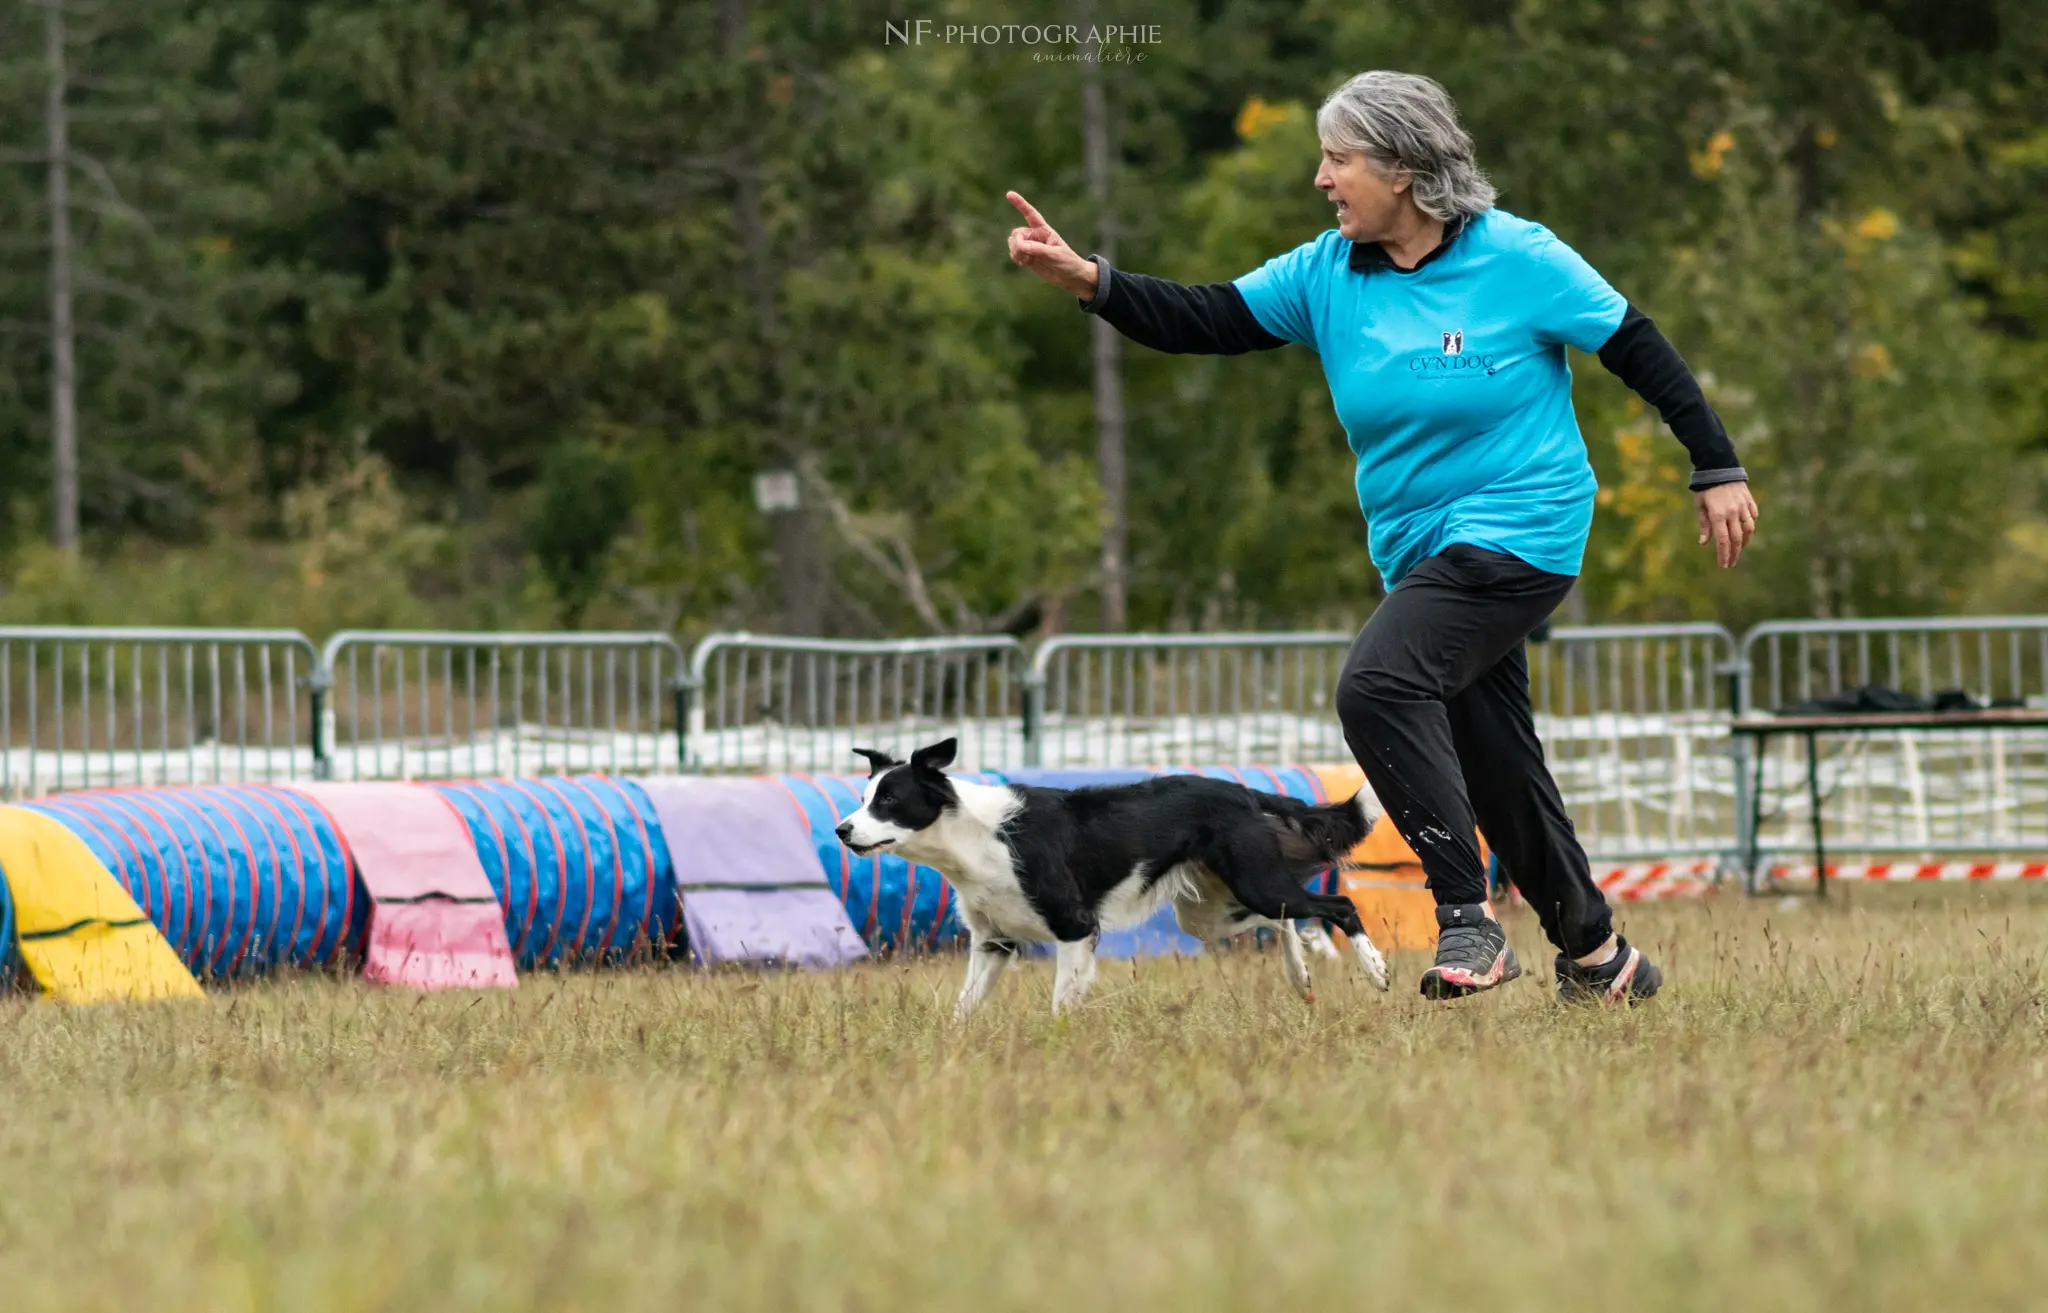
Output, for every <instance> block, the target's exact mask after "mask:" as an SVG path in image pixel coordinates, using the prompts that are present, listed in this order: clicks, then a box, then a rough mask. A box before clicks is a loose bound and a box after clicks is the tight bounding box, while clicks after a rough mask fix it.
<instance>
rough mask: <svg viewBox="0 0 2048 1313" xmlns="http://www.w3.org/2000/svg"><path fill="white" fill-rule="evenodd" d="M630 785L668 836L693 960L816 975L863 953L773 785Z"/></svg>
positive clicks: (652, 780)
mask: <svg viewBox="0 0 2048 1313" xmlns="http://www.w3.org/2000/svg"><path fill="white" fill-rule="evenodd" d="M634 782H635V783H636V784H638V785H639V786H640V788H641V791H642V792H644V793H645V794H646V795H647V796H648V797H649V798H650V799H652V800H653V803H654V810H655V814H656V815H657V816H658V817H659V818H660V820H661V829H662V833H663V834H665V835H667V836H668V844H669V854H670V856H671V857H672V858H673V859H674V862H675V871H676V885H677V888H678V889H680V890H681V892H682V900H683V924H684V927H685V928H686V930H687V931H688V935H689V945H690V954H691V956H692V957H693V958H694V959H695V960H696V961H698V962H700V963H702V964H704V965H706V966H716V965H720V964H724V963H746V964H750V965H757V966H785V967H802V968H807V969H811V970H821V969H826V968H831V967H838V966H845V965H847V964H848V963H851V962H857V961H859V960H860V959H862V958H864V957H866V956H867V955H868V948H867V944H866V943H865V942H864V941H863V940H862V939H861V936H860V935H859V934H858V933H856V932H855V931H854V928H853V924H852V922H850V921H849V920H848V919H847V915H846V906H845V904H843V903H842V902H840V900H839V892H838V890H837V889H836V888H835V887H834V886H833V885H832V884H831V883H830V882H829V881H828V880H827V879H826V877H825V873H824V871H823V870H822V869H821V868H820V867H819V865H818V852H817V849H816V848H815V846H814V845H813V840H812V836H811V828H810V818H809V817H808V816H807V815H806V814H805V813H804V811H803V809H802V808H801V807H800V806H798V804H797V801H796V799H795V798H794V797H793V796H792V795H791V793H790V791H789V790H788V789H787V788H785V787H784V786H783V785H782V784H781V782H779V781H777V780H772V779H762V778H759V777H753V778H724V779H706V778H701V777H689V776H683V777H677V776H656V777H645V778H637V779H636V780H635V781H634Z"/></svg>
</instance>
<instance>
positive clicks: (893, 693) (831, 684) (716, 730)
mask: <svg viewBox="0 0 2048 1313" xmlns="http://www.w3.org/2000/svg"><path fill="white" fill-rule="evenodd" d="M1023 673H1024V654H1023V648H1022V647H1021V646H1020V645H1019V644H1018V643H1017V640H1015V639H1014V638H1011V637H1009V636H1008V635H1000V634H999V635H993V636H977V637H965V638H922V639H904V640H900V641H895V642H864V641H855V640H850V639H849V640H837V639H804V638H778V637H771V636H765V635H757V634H713V635H712V636H710V637H708V638H706V639H704V640H703V641H702V642H701V643H699V644H698V645H697V647H696V649H695V650H694V651H693V652H692V653H691V656H690V672H689V675H688V676H687V678H686V679H685V684H684V688H685V695H684V701H685V708H686V710H685V713H684V716H683V723H684V727H685V728H684V738H683V752H682V760H683V763H684V767H685V769H688V770H695V771H705V772H717V773H766V772H779V771H790V772H797V773H803V772H845V771H852V770H860V769H865V767H864V766H863V765H862V764H861V762H860V760H859V759H858V758H857V757H855V756H854V754H853V750H854V749H855V748H857V747H860V748H882V749H886V750H888V751H891V752H893V753H896V754H897V755H899V756H905V755H908V754H909V753H910V752H911V751H912V750H913V749H915V748H918V747H920V746H923V745H924V744H926V743H929V742H931V741H933V740H934V739H938V738H946V737H953V738H957V739H958V740H959V745H960V746H959V755H958V757H957V758H956V759H955V768H956V769H959V770H998V769H1001V768H1003V767H1005V766H1014V765H1017V764H1019V763H1020V762H1022V761H1023V759H1024V744H1023V737H1024V736H1023V719H1022V715H1021V712H1022V698H1023V688H1024V680H1023Z"/></svg>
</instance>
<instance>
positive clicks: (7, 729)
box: [0, 625, 320, 798]
mask: <svg viewBox="0 0 2048 1313" xmlns="http://www.w3.org/2000/svg"><path fill="white" fill-rule="evenodd" d="M319 664H320V663H319V656H318V654H317V653H316V652H315V651H314V650H313V644H312V643H311V642H310V641H309V640H308V639H307V638H306V637H305V636H304V635H302V634H298V633H295V632H292V631H290V630H279V629H107V628H69V627H62V626H45V625H33V626H13V627H7V628H0V796H5V797H7V798H29V797H35V796H38V795H40V794H44V793H52V792H57V791H60V790H64V789H81V788H93V787H113V786H119V785H138V784H206V783H218V782H223V781H236V780H284V779H300V778H305V777H308V776H310V775H312V774H313V773H314V769H315V763H314V757H315V738H314V732H313V723H312V718H311V717H310V715H309V714H308V706H307V703H306V701H305V700H304V699H302V698H301V696H300V693H299V690H300V688H301V687H302V686H307V685H309V684H310V682H311V680H312V678H313V676H314V673H315V671H316V670H317V668H318V666H319Z"/></svg>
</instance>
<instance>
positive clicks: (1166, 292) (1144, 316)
mask: <svg viewBox="0 0 2048 1313" xmlns="http://www.w3.org/2000/svg"><path fill="white" fill-rule="evenodd" d="M1093 258H1094V261H1095V267H1096V269H1097V271H1098V274H1097V281H1096V285H1095V295H1094V297H1093V298H1092V299H1084V300H1083V301H1082V302H1081V308H1082V309H1083V310H1086V311H1087V312H1088V313H1090V314H1094V315H1100V316H1102V318H1103V319H1104V320H1105V321H1107V322H1108V323H1109V324H1110V325H1111V326H1112V327H1114V328H1115V329H1116V330H1117V331H1118V332H1119V333H1122V334H1123V335H1124V336H1125V337H1128V338H1130V339H1131V340H1132V341H1133V342H1137V343H1139V344H1140V345H1143V346H1148V347H1151V348H1152V349H1153V350H1154V351H1165V352H1169V353H1172V354H1174V355H1210V356H1237V355H1243V354H1244V353H1245V352H1247V351H1271V350H1272V349H1273V348H1274V347H1280V346H1286V345H1287V339H1286V338H1284V337H1276V336H1274V335H1273V334H1271V333H1269V332H1267V331H1266V330H1265V329H1264V328H1263V327H1261V326H1260V324H1259V321H1258V319H1257V318H1256V317H1255V316H1254V315H1253V314H1252V308H1251V307H1250V306H1248V305H1246V304H1245V300H1244V293H1242V292H1240V291H1238V290H1237V287H1236V286H1235V285H1234V284H1231V283H1202V284H1199V285H1197V286H1194V287H1190V286H1187V285H1186V284H1184V283H1176V282H1172V281H1170V280H1168V279H1165V278H1152V277H1148V276H1146V275H1145V274H1133V273H1125V272H1122V271H1120V270H1117V269H1113V268H1111V267H1110V263H1109V261H1107V260H1105V259H1103V258H1102V257H1101V256H1099V255H1098V256H1095V257H1093Z"/></svg>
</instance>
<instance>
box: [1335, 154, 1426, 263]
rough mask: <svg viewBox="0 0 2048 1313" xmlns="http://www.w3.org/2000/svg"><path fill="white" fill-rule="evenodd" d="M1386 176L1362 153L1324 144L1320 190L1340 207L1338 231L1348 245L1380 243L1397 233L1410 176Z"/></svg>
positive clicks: (1396, 172) (1394, 171) (1401, 174)
mask: <svg viewBox="0 0 2048 1313" xmlns="http://www.w3.org/2000/svg"><path fill="white" fill-rule="evenodd" d="M1389 172H1390V173H1392V174H1393V177H1392V178H1391V179H1390V178H1388V177H1387V176H1385V175H1383V174H1382V173H1381V172H1380V170H1379V167H1378V166H1376V165H1375V164H1374V163H1373V161H1372V160H1371V158H1370V157H1368V156H1367V155H1366V153H1365V152H1364V151H1362V150H1346V149H1344V148H1343V147H1341V146H1333V145H1331V144H1330V143H1328V142H1324V143H1323V162H1322V166H1321V167H1320V168H1318V169H1317V170H1316V186H1317V187H1319V188H1321V189H1322V192H1323V194H1324V195H1326V196H1328V197H1329V198H1330V200H1331V201H1333V202H1334V203H1335V204H1336V206H1337V231H1338V232H1340V233H1342V234H1343V235H1344V238H1345V240H1346V241H1353V242H1376V241H1379V240H1380V239H1381V238H1383V237H1385V236H1386V235H1387V234H1388V233H1390V232H1392V231H1393V229H1394V220H1395V216H1397V215H1398V214H1400V213H1401V207H1402V206H1403V205H1404V204H1406V203H1407V192H1408V181H1409V179H1408V175H1407V174H1406V173H1403V172H1400V171H1398V170H1389Z"/></svg>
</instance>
